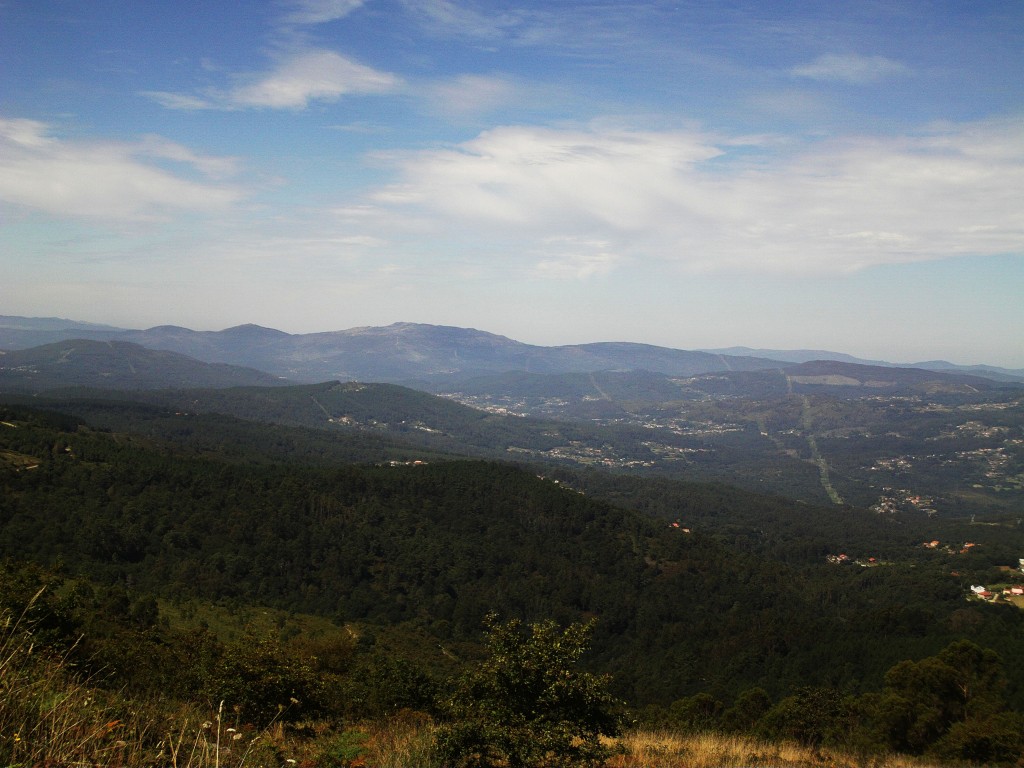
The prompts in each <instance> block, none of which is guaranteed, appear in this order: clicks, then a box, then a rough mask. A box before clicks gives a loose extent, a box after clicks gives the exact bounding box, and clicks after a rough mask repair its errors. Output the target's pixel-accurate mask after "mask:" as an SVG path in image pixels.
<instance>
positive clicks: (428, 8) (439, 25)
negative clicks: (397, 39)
mask: <svg viewBox="0 0 1024 768" xmlns="http://www.w3.org/2000/svg"><path fill="white" fill-rule="evenodd" d="M404 5H405V7H406V10H407V11H408V12H409V13H410V14H412V15H413V17H414V18H416V19H418V20H419V23H420V24H421V25H422V26H423V27H424V28H425V29H427V30H428V31H430V32H433V33H435V34H442V35H457V36H459V37H465V38H475V39H478V40H494V39H497V38H500V37H504V36H505V35H506V34H507V33H508V32H509V30H511V29H513V28H515V27H517V26H518V25H519V24H520V23H521V21H522V19H521V18H520V16H519V14H517V13H512V12H503V13H488V12H486V11H483V10H477V9H476V8H474V7H471V6H470V5H469V4H466V3H456V2H453V1H452V0H404Z"/></svg>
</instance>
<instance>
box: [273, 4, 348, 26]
mask: <svg viewBox="0 0 1024 768" xmlns="http://www.w3.org/2000/svg"><path fill="white" fill-rule="evenodd" d="M363 3H364V0H296V2H294V3H292V4H293V5H294V6H295V8H294V10H293V11H292V12H291V13H289V14H288V15H287V16H286V17H285V20H286V21H287V22H290V23H292V24H324V23H326V22H328V21H335V20H336V19H342V18H344V17H346V16H348V15H349V14H350V13H352V12H353V11H355V10H357V9H358V8H361V7H362V6H363Z"/></svg>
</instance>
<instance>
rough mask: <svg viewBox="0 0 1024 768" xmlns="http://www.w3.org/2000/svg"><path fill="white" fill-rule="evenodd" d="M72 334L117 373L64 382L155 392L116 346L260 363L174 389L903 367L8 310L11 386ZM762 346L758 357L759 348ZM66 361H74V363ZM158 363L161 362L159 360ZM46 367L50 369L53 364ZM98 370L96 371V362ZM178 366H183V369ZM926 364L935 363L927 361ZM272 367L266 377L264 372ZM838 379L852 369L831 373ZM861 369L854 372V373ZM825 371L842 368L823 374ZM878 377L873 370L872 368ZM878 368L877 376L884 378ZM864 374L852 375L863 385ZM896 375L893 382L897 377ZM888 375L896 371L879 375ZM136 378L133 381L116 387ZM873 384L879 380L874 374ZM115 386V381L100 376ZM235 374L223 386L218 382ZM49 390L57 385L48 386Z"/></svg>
mask: <svg viewBox="0 0 1024 768" xmlns="http://www.w3.org/2000/svg"><path fill="white" fill-rule="evenodd" d="M72 339H82V340H90V341H94V342H105V343H107V346H106V348H104V347H102V346H93V347H88V352H87V353H86V349H87V348H86V347H85V346H81V345H80V346H79V347H77V348H76V349H78V353H77V354H79V355H86V356H87V357H89V358H91V359H93V360H94V362H96V364H97V365H98V361H99V360H100V359H101V358H102V357H103V356H104V355H106V356H111V357H110V360H109V363H108V364H107V365H108V367H107V369H104V370H100V369H101V368H102V366H100V367H99V368H96V371H94V374H95V376H94V378H95V377H99V379H98V381H91V380H88V378H89V376H88V375H87V374H86V373H83V374H82V375H83V377H84V378H80V379H74V380H71V379H68V378H67V373H68V372H69V371H70V370H71V369H70V368H69V367H68V366H66V365H64V366H63V367H59V368H54V369H53V370H52V371H51V373H52V375H54V376H57V377H58V378H60V377H61V376H64V377H65V378H64V385H65V386H67V385H69V384H71V383H75V384H83V385H86V386H106V387H108V388H109V387H112V386H124V387H128V386H135V387H152V386H153V385H152V384H150V383H146V384H143V383H141V380H140V381H137V382H135V383H134V384H129V383H128V379H124V378H123V376H124V375H125V373H124V372H125V371H127V372H129V373H130V371H131V369H132V367H133V366H134V368H135V370H136V371H138V370H139V369H140V367H142V368H146V367H147V366H149V367H148V368H147V370H149V371H150V372H151V373H152V374H153V376H152V378H154V379H158V378H159V376H157V375H156V371H157V369H158V368H159V366H160V365H164V366H167V365H170V364H171V363H172V361H173V359H172V358H169V357H164V358H160V359H159V360H158V359H157V358H154V357H153V356H149V357H145V356H143V354H142V352H140V351H139V350H137V349H133V348H132V347H120V346H117V344H116V343H129V344H134V345H138V346H139V347H142V348H145V349H146V350H150V351H161V352H167V353H176V354H178V355H185V356H187V357H189V358H193V361H194V362H195V361H198V362H199V363H206V364H209V365H221V366H235V367H241V368H244V369H248V370H245V371H241V370H229V369H228V368H227V367H223V368H219V369H216V370H213V369H205V370H202V371H201V369H200V368H199V367H197V366H195V365H191V366H188V365H185V364H184V361H174V362H176V363H182V365H185V368H183V369H182V370H177V371H175V372H174V373H173V374H172V373H171V372H170V370H169V369H168V370H167V371H166V373H167V374H168V376H170V380H172V381H173V382H174V383H165V384H164V385H163V386H183V384H180V383H178V382H179V380H180V381H187V382H189V383H188V384H186V385H187V386H206V387H212V386H235V385H256V384H261V385H268V384H275V383H282V380H287V381H288V382H291V383H315V382H321V381H332V380H339V381H374V382H390V383H401V384H406V385H409V386H413V387H416V388H420V389H427V390H431V391H444V390H451V389H453V388H457V387H459V386H461V385H463V384H465V383H467V382H469V381H471V380H473V379H476V378H479V377H482V376H493V375H495V374H506V373H508V372H510V371H519V372H525V373H529V374H572V373H594V372H599V371H649V372H652V373H659V374H663V375H666V376H673V377H693V376H699V375H702V374H709V373H725V372H730V373H733V374H735V373H743V372H754V371H772V370H781V369H783V368H788V367H790V366H791V364H792V363H793V362H807V361H808V356H811V357H810V359H814V358H820V357H824V358H827V359H831V360H837V361H839V362H842V363H847V364H850V363H852V364H870V365H872V366H875V367H876V368H881V367H892V365H891V364H888V363H878V362H876V361H861V360H857V359H856V358H851V357H850V356H848V355H842V354H838V353H832V352H824V351H821V352H808V351H789V352H786V351H782V350H770V351H769V350H766V351H765V355H760V354H753V353H755V352H757V350H748V349H746V348H740V347H736V348H732V349H730V350H714V351H688V350H678V349H670V348H666V347H658V346H652V345H648V344H637V343H628V342H604V343H593V344H576V345H565V346H554V347H543V346H537V345H531V344H525V343H522V342H519V341H515V340H512V339H509V338H507V337H505V336H499V335H496V334H492V333H487V332H484V331H479V330H475V329H469V328H456V327H450V326H437V325H423V324H415V323H395V324H393V325H389V326H387V327H365V328H351V329H348V330H342V331H331V332H323V333H308V334H289V333H285V332H283V331H279V330H275V329H272V328H264V327H261V326H258V325H241V326H236V327H234V328H228V329H226V330H223V331H193V330H190V329H188V328H181V327H178V326H167V325H165V326H157V327H154V328H149V329H146V330H126V329H118V328H113V327H110V326H104V325H96V324H93V323H80V322H75V321H70V320H61V319H59V318H24V317H6V316H0V349H6V350H11V351H9V352H8V353H7V354H6V355H5V356H3V357H0V368H3V369H4V376H3V377H0V378H2V379H4V380H6V381H7V382H8V384H9V382H10V380H11V377H12V376H15V374H14V373H13V372H17V371H20V372H18V374H17V375H18V376H20V377H21V379H22V381H23V382H25V381H28V379H26V376H28V373H27V371H28V368H26V367H25V366H30V367H31V366H32V365H35V366H36V369H35V370H36V371H37V373H36V374H35V375H36V380H37V381H45V379H44V378H42V371H43V368H39V366H40V365H42V358H40V359H37V360H36V361H35V362H24V359H23V358H21V357H19V351H24V350H28V349H31V348H34V347H44V345H52V344H57V343H59V342H67V341H70V340H72ZM66 350H67V348H65V347H60V346H57V347H53V348H50V349H49V350H48V351H43V350H41V351H40V353H39V354H41V355H43V357H45V356H46V355H47V354H50V355H56V357H55V358H54V361H53V363H52V364H53V365H58V363H57V362H56V361H57V360H59V359H61V357H60V356H61V355H63V354H64V353H65V352H66ZM748 353H750V354H748ZM64 359H65V360H66V356H65V358H64ZM154 366H155V367H154ZM44 367H45V366H44ZM94 367H95V366H94ZM172 367H173V366H172ZM918 367H925V366H923V365H922V366H918ZM930 370H932V371H941V372H944V373H946V374H960V373H970V374H973V375H976V376H980V377H985V378H987V379H990V380H1001V381H1024V370H1021V371H1011V370H1006V369H997V368H991V367H987V366H975V367H970V368H967V367H961V366H954V365H952V364H950V363H934V364H932V367H930ZM261 372H263V374H265V375H263V376H262V377H261ZM831 373H835V374H836V375H847V374H843V373H837V372H834V371H833V372H831ZM847 373H849V372H847ZM814 375H817V376H825V375H830V373H829V372H819V373H817V374H814ZM865 375H866V374H865ZM873 375H874V374H873ZM860 376H861V375H860V374H858V375H854V376H849V377H848V378H850V379H856V380H858V381H859V380H860V378H858V377H860ZM892 378H893V377H892V374H889V375H888V379H892ZM875 379H877V380H883V379H886V377H885V376H882V375H881V374H877V375H875ZM122 380H123V381H124V383H123V384H113V383H112V382H119V381H122ZM865 380H867V379H865ZM102 381H106V382H107V383H106V384H103V383H100V382H102ZM218 381H223V382H224V383H223V384H220V383H217V382H218ZM47 388H48V387H47Z"/></svg>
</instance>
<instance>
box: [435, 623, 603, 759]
mask: <svg viewBox="0 0 1024 768" xmlns="http://www.w3.org/2000/svg"><path fill="white" fill-rule="evenodd" d="M592 626H593V624H592V623H590V624H578V623H577V624H572V625H570V626H569V627H568V628H566V629H565V630H564V631H563V630H560V629H559V628H558V627H557V626H556V625H555V623H554V622H552V621H546V622H542V623H537V624H531V625H530V626H529V629H528V631H523V628H522V627H521V625H520V623H519V622H518V621H515V620H513V621H510V622H508V623H507V624H504V625H499V624H498V623H497V620H496V618H495V617H494V616H493V615H492V616H489V617H488V619H487V635H486V645H487V651H488V655H487V658H485V659H484V660H483V661H482V662H481V663H480V664H479V665H478V666H477V667H476V668H475V669H472V670H470V671H469V672H468V673H466V674H465V675H464V676H463V677H462V678H461V679H460V680H459V682H458V685H457V686H456V689H455V690H454V692H453V694H452V695H451V696H450V697H449V699H448V700H447V702H446V709H447V714H448V715H449V717H450V721H449V722H448V723H446V724H444V725H442V726H441V727H440V728H439V729H438V733H437V738H436V745H437V750H438V753H439V756H440V758H441V760H442V762H443V763H444V764H445V765H447V766H458V767H459V768H485V767H489V766H497V765H503V766H508V768H536V767H537V766H559V767H563V766H564V767H568V766H598V765H601V764H602V762H603V761H604V760H605V759H606V758H607V757H608V750H607V748H606V747H604V746H603V745H602V743H601V736H602V735H604V736H613V735H616V734H617V732H618V728H619V716H618V714H617V713H618V709H619V704H618V702H616V701H615V699H613V698H612V696H611V694H610V693H608V690H607V689H608V683H609V679H608V678H607V677H605V676H597V675H593V674H590V673H588V672H583V671H580V670H578V669H576V664H577V662H578V661H579V658H580V656H581V655H582V654H583V652H584V651H585V650H586V648H587V640H588V637H589V634H590V631H591V629H592Z"/></svg>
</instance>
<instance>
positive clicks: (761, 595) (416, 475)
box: [0, 407, 1024, 704]
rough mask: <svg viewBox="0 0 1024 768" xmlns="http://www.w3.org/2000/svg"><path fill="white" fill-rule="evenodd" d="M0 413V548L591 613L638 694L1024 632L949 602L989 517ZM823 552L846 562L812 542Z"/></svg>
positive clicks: (279, 582)
mask: <svg viewBox="0 0 1024 768" xmlns="http://www.w3.org/2000/svg"><path fill="white" fill-rule="evenodd" d="M0 420H2V421H3V422H4V423H3V424H2V425H0V439H2V451H3V454H2V455H3V465H2V468H0V473H2V474H0V478H2V484H3V487H2V489H3V494H2V501H0V552H3V553H4V555H5V556H7V557H15V558H18V559H30V560H33V561H36V562H39V563H43V564H47V565H50V566H57V565H59V566H60V567H62V568H64V569H66V570H67V572H68V573H69V574H71V575H76V576H82V577H86V578H88V579H90V580H91V581H94V582H96V583H98V584H109V585H119V586H120V587H122V588H124V589H127V590H128V591H129V593H130V594H134V595H136V596H145V595H154V596H159V597H162V598H167V599H172V600H178V601H181V600H188V599H194V598H199V599H202V600H206V601H214V602H218V601H219V602H222V603H226V604H237V605H246V604H264V605H268V606H276V607H281V608H287V609H289V610H294V611H300V612H306V613H312V614H318V615H322V616H325V617H329V618H331V619H332V620H334V621H337V622H360V623H367V624H370V625H379V626H407V627H409V628H414V629H415V630H416V631H417V632H421V633H423V636H424V637H429V638H433V640H432V641H431V642H432V643H433V644H435V646H436V643H438V642H441V643H447V642H462V641H469V640H472V639H473V638H474V637H476V636H478V633H479V630H480V627H481V622H482V620H483V617H484V616H485V615H486V614H487V613H488V612H489V611H492V610H493V611H496V612H498V614H499V615H502V616H508V617H522V618H524V619H527V620H532V619H536V618H538V617H545V618H546V617H550V618H554V619H556V620H558V621H560V622H569V621H571V620H574V619H579V618H582V617H590V616H593V617H596V618H597V619H598V623H597V627H596V630H595V636H594V653H593V658H592V663H593V664H595V665H597V666H598V667H599V668H601V669H603V670H606V671H610V672H612V673H613V675H614V678H615V688H616V690H617V691H618V692H619V693H620V694H621V695H623V696H624V697H625V698H627V699H628V700H630V701H632V702H633V703H635V704H645V703H648V702H661V703H668V702H671V701H673V700H675V699H678V698H680V697H682V696H686V695H692V694H695V693H697V692H700V691H706V692H711V693H714V694H715V695H718V696H721V697H731V696H734V695H736V694H738V693H739V692H741V691H742V690H744V689H746V688H750V687H752V686H760V687H763V688H765V689H766V690H768V691H769V692H770V693H771V694H772V695H773V696H781V695H784V694H786V693H787V692H790V691H792V690H794V689H795V688H797V687H799V686H805V685H824V686H834V687H837V688H839V689H843V690H848V691H863V690H870V689H872V688H875V687H877V686H879V685H880V684H881V676H882V674H883V672H884V671H885V670H886V669H887V668H888V667H889V666H891V665H892V664H894V663H895V662H897V661H899V660H900V659H903V658H919V657H921V656H924V655H927V654H929V653H934V652H936V651H937V650H939V649H940V648H941V647H943V646H944V645H945V644H946V643H948V642H950V641H951V640H954V639H957V638H969V639H972V640H974V641H976V642H978V643H979V644H981V645H983V646H985V647H991V648H994V649H997V650H998V651H999V652H1001V653H1002V654H1003V655H1004V657H1007V658H1009V657H1012V656H1014V655H1015V654H1020V653H1021V652H1022V651H1024V648H1022V647H1021V645H1022V643H1024V640H1022V637H1024V634H1022V632H1021V629H1022V619H1021V613H1020V612H1019V611H1018V610H1017V609H1016V608H1014V607H1012V606H1009V605H1004V606H997V605H985V604H981V603H969V602H967V599H966V595H967V592H968V590H967V588H968V586H969V585H970V583H972V582H975V581H979V580H980V581H984V580H987V579H990V578H993V577H995V575H996V574H997V573H998V572H997V571H995V570H994V569H995V568H996V567H997V566H998V565H1002V564H1005V563H1006V561H1007V560H1009V559H1010V558H1011V553H1013V554H1015V551H1016V550H1015V549H1014V547H1015V545H1016V544H1017V543H1019V539H1020V533H1019V532H1018V531H1017V530H1009V529H1005V530H1001V531H998V530H993V529H985V531H984V532H985V533H987V534H989V535H988V537H987V538H985V539H984V543H983V544H982V545H980V546H977V547H974V548H973V550H972V552H971V553H970V554H966V555H961V554H959V553H954V552H945V551H933V550H926V549H924V548H922V547H921V546H920V543H921V539H920V532H919V531H917V530H916V529H915V525H914V522H913V521H912V520H901V519H896V518H894V519H884V520H883V519H880V518H878V517H877V516H875V515H870V514H868V513H863V512H857V511H854V510H849V509H846V510H834V509H828V508H813V507H809V506H805V505H793V504H792V502H787V501H784V500H781V499H773V498H771V497H764V496H756V495H753V494H749V493H744V492H738V491H735V490H733V489H729V488H726V487H720V486H700V485H685V484H673V483H665V484H662V485H660V486H651V485H646V484H645V483H644V482H642V481H640V480H636V479H633V480H630V479H628V478H627V479H614V478H610V477H608V476H603V475H598V474H594V475H578V474H574V473H572V472H565V473H564V474H563V476H562V477H561V478H556V477H554V476H550V475H549V476H548V477H538V476H537V474H538V473H537V472H536V471H526V470H524V469H521V468H516V467H514V466H510V465H500V464H494V463H485V462H479V461H470V462H467V461H433V460H432V461H430V462H429V463H426V464H412V463H410V464H401V465H399V466H391V465H390V463H387V464H386V465H384V466H379V465H378V466H374V465H366V464H363V465H358V466H357V465H351V464H349V465H338V464H333V465H332V464H331V463H329V462H328V463H324V462H320V463H319V464H310V465H307V466H300V465H299V464H297V463H296V462H294V461H289V462H287V463H280V462H274V461H267V460H264V461H263V462H262V463H254V462H252V461H249V460H247V459H246V458H245V457H246V455H247V454H251V452H252V451H253V450H254V449H255V448H254V444H252V443H249V444H248V445H247V446H245V447H244V449H243V447H241V446H238V447H236V448H235V449H231V448H230V447H229V445H228V444H229V443H230V442H231V440H232V438H231V437H230V433H226V435H225V439H224V441H223V443H224V445H223V454H221V453H220V452H219V451H214V450H206V451H203V452H202V454H201V455H197V454H196V452H195V451H194V450H192V449H190V448H189V449H187V450H182V449H181V448H179V447H178V446H176V445H175V444H174V443H173V442H169V441H167V440H166V439H161V440H159V441H158V440H155V439H154V438H151V437H150V438H140V437H133V436H131V435H126V434H116V433H104V432H97V431H94V430H91V429H89V428H88V427H87V426H85V425H82V424H79V423H77V422H76V421H75V420H74V419H70V418H67V417H60V416H53V417H47V416H44V415H39V414H37V413H35V412H31V411H27V410H24V409H18V408H14V409H12V408H9V407H8V408H7V409H5V411H4V413H3V418H2V419H0ZM275 434H276V433H275V432H274V431H273V430H272V429H271V430H268V431H267V432H266V433H265V437H266V438H267V440H268V443H271V444H273V443H274V441H275ZM251 438H252V435H251V434H250V435H248V437H247V438H246V439H251ZM556 479H559V480H561V482H555V480H556ZM601 498H603V499H606V500H608V501H611V500H614V501H616V502H617V503H616V504H615V505H612V504H610V503H608V501H600V500H599V499H601ZM677 521H678V522H679V523H680V524H679V526H678V527H676V526H673V525H672V523H673V522H677ZM950 525H952V524H950ZM687 529H689V530H687ZM972 534H973V532H972ZM949 535H950V536H951V537H953V536H957V537H960V538H961V540H962V538H963V536H964V535H966V529H962V528H961V529H954V528H950V530H949ZM975 538H979V537H975ZM980 540H982V539H981V538H979V541H980ZM840 553H843V554H847V553H848V554H849V556H850V557H851V559H858V560H860V561H861V562H862V563H863V566H858V565H853V564H845V565H837V564H832V563H829V562H828V561H827V559H826V557H827V555H830V554H831V555H838V554H840ZM870 558H875V559H874V560H873V561H872V560H870ZM869 563H870V565H869ZM999 577H1000V578H1003V579H1004V580H1005V579H1006V578H1011V577H1010V576H1008V575H1006V574H1000V576H999ZM432 647H433V646H432ZM434 653H435V652H434V651H430V652H427V653H426V655H425V658H430V657H431V656H432V655H433V654H434ZM1020 675H1021V670H1019V669H1013V670H1011V680H1012V683H1013V687H1012V688H1011V692H1012V695H1013V696H1014V697H1015V698H1016V697H1019V696H1020V695H1021V692H1022V691H1024V687H1022V682H1024V680H1022V679H1021V678H1020V677H1019V676H1020Z"/></svg>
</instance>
